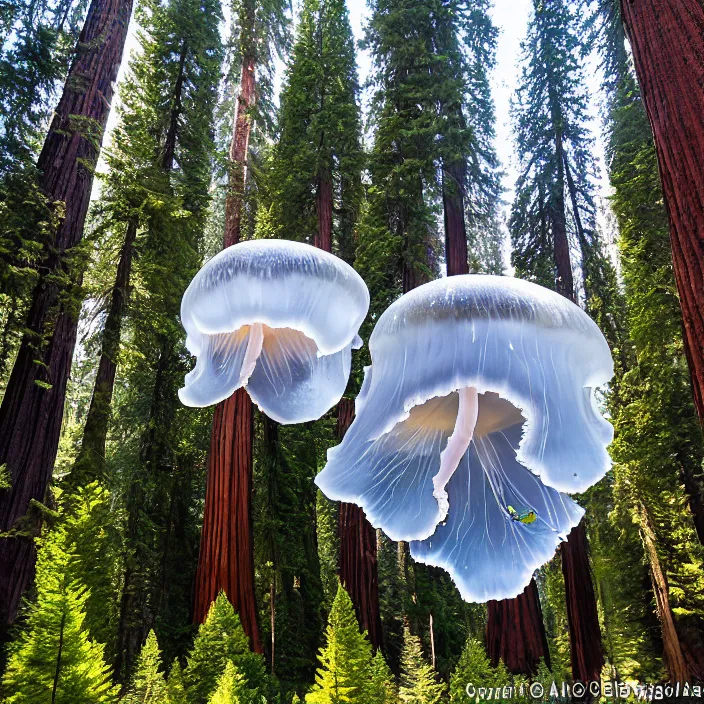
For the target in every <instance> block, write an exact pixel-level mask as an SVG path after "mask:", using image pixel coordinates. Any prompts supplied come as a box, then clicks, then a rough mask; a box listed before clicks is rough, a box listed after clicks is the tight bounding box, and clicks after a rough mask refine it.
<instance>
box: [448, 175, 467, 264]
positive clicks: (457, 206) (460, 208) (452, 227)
mask: <svg viewBox="0 0 704 704" xmlns="http://www.w3.org/2000/svg"><path fill="white" fill-rule="evenodd" d="M465 170H466V169H465V165H464V164H463V163H460V164H454V165H450V166H448V167H447V168H446V169H444V170H443V172H442V203H443V210H444V213H445V259H446V262H447V275H448V276H454V275H457V274H469V262H468V260H467V254H468V252H467V226H466V224H465V217H464V181H465Z"/></svg>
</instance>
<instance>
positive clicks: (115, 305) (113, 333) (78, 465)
mask: <svg viewBox="0 0 704 704" xmlns="http://www.w3.org/2000/svg"><path fill="white" fill-rule="evenodd" d="M136 236H137V220H136V218H132V219H130V220H129V222H128V223H127V229H126V231H125V240H124V242H123V245H122V249H121V251H120V260H119V262H118V264H117V274H116V275H115V284H114V286H113V288H112V297H111V300H110V309H109V310H108V315H107V318H106V319H105V327H104V328H103V339H102V344H101V349H100V362H99V363H98V373H97V374H96V377H95V383H94V385H93V395H92V397H91V399H90V407H89V408H88V415H87V416H86V424H85V426H84V429H83V440H82V442H81V449H80V451H79V453H78V457H76V462H75V463H74V466H73V469H72V470H71V475H70V477H69V482H70V484H71V485H72V486H74V487H77V486H85V485H87V484H89V483H90V482H91V481H94V480H95V479H100V478H101V477H102V476H103V475H104V470H105V444H106V441H107V435H108V422H109V420H110V406H111V403H112V393H113V389H114V387H115V374H116V373H117V356H118V354H119V351H120V333H121V331H122V317H123V315H124V313H125V307H126V305H127V297H128V295H129V286H130V273H131V270H132V254H133V250H134V241H135V238H136Z"/></svg>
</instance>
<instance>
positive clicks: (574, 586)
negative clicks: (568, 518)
mask: <svg viewBox="0 0 704 704" xmlns="http://www.w3.org/2000/svg"><path fill="white" fill-rule="evenodd" d="M560 552H561V557H562V575H563V576H564V578H565V600H566V602H567V620H568V622H569V629H570V658H571V662H572V677H573V678H574V679H575V680H580V681H581V682H587V681H589V682H591V681H594V680H598V679H599V678H600V677H601V668H602V667H603V666H604V652H603V648H602V643H601V628H600V627H599V613H598V611H597V605H596V594H595V593H594V585H593V582H592V575H591V569H590V567H589V546H588V543H587V529H586V527H585V525H584V521H582V522H581V523H580V524H579V525H578V526H577V527H576V528H573V529H572V530H571V532H570V534H569V536H568V538H567V542H565V543H563V544H562V547H561V550H560Z"/></svg>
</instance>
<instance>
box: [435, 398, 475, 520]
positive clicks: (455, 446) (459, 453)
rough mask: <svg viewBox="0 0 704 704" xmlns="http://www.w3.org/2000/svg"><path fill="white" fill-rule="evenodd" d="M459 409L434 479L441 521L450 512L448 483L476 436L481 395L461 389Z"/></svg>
mask: <svg viewBox="0 0 704 704" xmlns="http://www.w3.org/2000/svg"><path fill="white" fill-rule="evenodd" d="M458 395H459V409H458V411H457V420H456V421H455V428H454V430H453V431H452V435H450V437H449V438H448V440H447V446H446V447H445V449H444V450H443V451H442V453H441V454H440V470H439V471H438V473H437V474H436V475H435V476H434V477H433V496H434V497H435V499H436V501H437V502H438V508H439V509H440V516H441V518H440V520H441V521H444V520H445V518H446V517H447V512H448V511H449V510H450V502H449V500H448V496H447V490H446V487H447V483H448V482H449V481H450V478H451V477H452V475H453V474H454V473H455V470H456V469H457V467H458V466H459V463H460V460H461V459H462V457H463V455H464V453H465V452H467V449H468V448H469V444H470V443H471V442H472V437H473V436H474V429H475V427H476V425H477V419H478V418H479V393H478V392H477V390H476V389H475V388H474V387H473V386H470V387H466V388H463V389H459V391H458Z"/></svg>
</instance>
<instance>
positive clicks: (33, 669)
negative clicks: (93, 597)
mask: <svg viewBox="0 0 704 704" xmlns="http://www.w3.org/2000/svg"><path fill="white" fill-rule="evenodd" d="M72 557H73V556H72V554H71V551H70V548H69V546H68V539H67V536H66V532H65V530H64V529H63V528H56V529H54V530H52V531H50V532H48V533H47V535H46V536H45V537H43V538H42V540H41V544H40V548H39V553H38V558H37V598H36V602H35V603H34V604H32V605H31V606H30V607H29V610H28V613H27V620H26V626H25V628H24V629H23V630H22V631H20V634H19V636H18V638H17V640H16V641H15V643H14V644H13V646H12V649H11V651H10V658H9V662H8V665H7V669H6V671H5V674H4V676H3V679H2V690H3V693H4V695H5V699H4V701H5V702H7V704H30V703H32V702H37V703H38V702H44V701H52V702H55V703H56V704H98V703H101V704H102V703H103V702H105V703H109V702H115V700H116V697H117V689H116V688H115V687H113V686H112V685H111V684H110V674H111V673H110V670H109V668H108V666H107V665H106V663H105V660H104V657H103V651H104V648H103V646H102V645H101V644H99V643H96V642H95V641H93V640H91V639H90V638H89V636H88V632H87V630H86V629H85V627H84V621H85V607H86V600H87V598H88V594H87V591H86V589H85V587H83V586H82V585H81V584H80V583H79V582H78V581H77V580H75V579H73V578H72V575H71V569H70V563H71V559H72Z"/></svg>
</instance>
